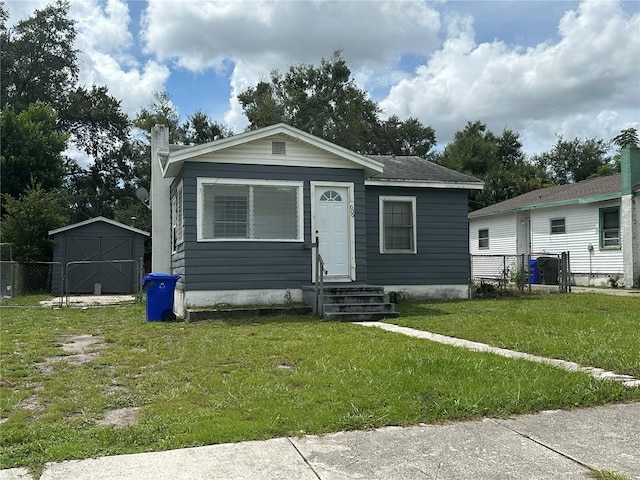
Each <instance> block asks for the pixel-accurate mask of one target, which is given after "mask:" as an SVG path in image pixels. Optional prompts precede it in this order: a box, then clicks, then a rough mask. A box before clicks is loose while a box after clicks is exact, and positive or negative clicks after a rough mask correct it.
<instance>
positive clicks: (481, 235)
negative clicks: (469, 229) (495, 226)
mask: <svg viewBox="0 0 640 480" xmlns="http://www.w3.org/2000/svg"><path fill="white" fill-rule="evenodd" d="M478 248H479V249H480V250H486V249H488V248H489V229H488V228H483V229H481V230H478Z"/></svg>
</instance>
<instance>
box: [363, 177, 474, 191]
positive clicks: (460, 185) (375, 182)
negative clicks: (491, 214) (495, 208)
mask: <svg viewBox="0 0 640 480" xmlns="http://www.w3.org/2000/svg"><path fill="white" fill-rule="evenodd" d="M364 184H365V185H370V186H377V187H389V186H393V187H414V188H455V189H462V190H482V189H483V188H484V182H442V181H441V182H436V181H425V180H409V179H375V178H373V179H368V180H365V181H364Z"/></svg>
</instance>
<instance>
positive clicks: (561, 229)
mask: <svg viewBox="0 0 640 480" xmlns="http://www.w3.org/2000/svg"><path fill="white" fill-rule="evenodd" d="M549 228H550V230H551V235H557V234H560V233H567V231H566V228H565V222H564V218H552V219H551V220H550V221H549Z"/></svg>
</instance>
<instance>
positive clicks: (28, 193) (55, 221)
mask: <svg viewBox="0 0 640 480" xmlns="http://www.w3.org/2000/svg"><path fill="white" fill-rule="evenodd" d="M3 201H4V204H5V209H6V214H5V216H4V218H3V219H2V221H1V228H0V230H1V232H2V242H5V243H10V244H11V249H12V253H13V258H14V259H15V260H23V261H24V260H35V261H51V259H52V256H53V239H51V238H49V230H53V229H55V228H59V227H62V226H64V225H65V224H66V223H67V221H68V217H67V209H66V204H65V203H64V202H63V200H62V198H61V197H60V196H59V195H58V194H57V193H56V192H48V191H46V190H45V189H44V188H42V186H41V185H40V184H38V183H35V182H33V183H31V184H30V185H29V186H28V187H27V189H26V190H25V192H24V193H22V194H21V195H20V196H19V197H18V198H14V197H12V196H11V195H7V194H5V195H3Z"/></svg>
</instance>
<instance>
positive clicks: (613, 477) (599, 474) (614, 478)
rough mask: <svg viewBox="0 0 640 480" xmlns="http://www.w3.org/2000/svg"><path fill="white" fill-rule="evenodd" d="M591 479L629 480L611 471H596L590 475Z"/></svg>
mask: <svg viewBox="0 0 640 480" xmlns="http://www.w3.org/2000/svg"><path fill="white" fill-rule="evenodd" d="M589 477H590V478H595V479H596V480H629V477H627V476H626V475H623V474H621V473H616V472H614V471H611V470H596V471H593V472H591V473H589Z"/></svg>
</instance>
